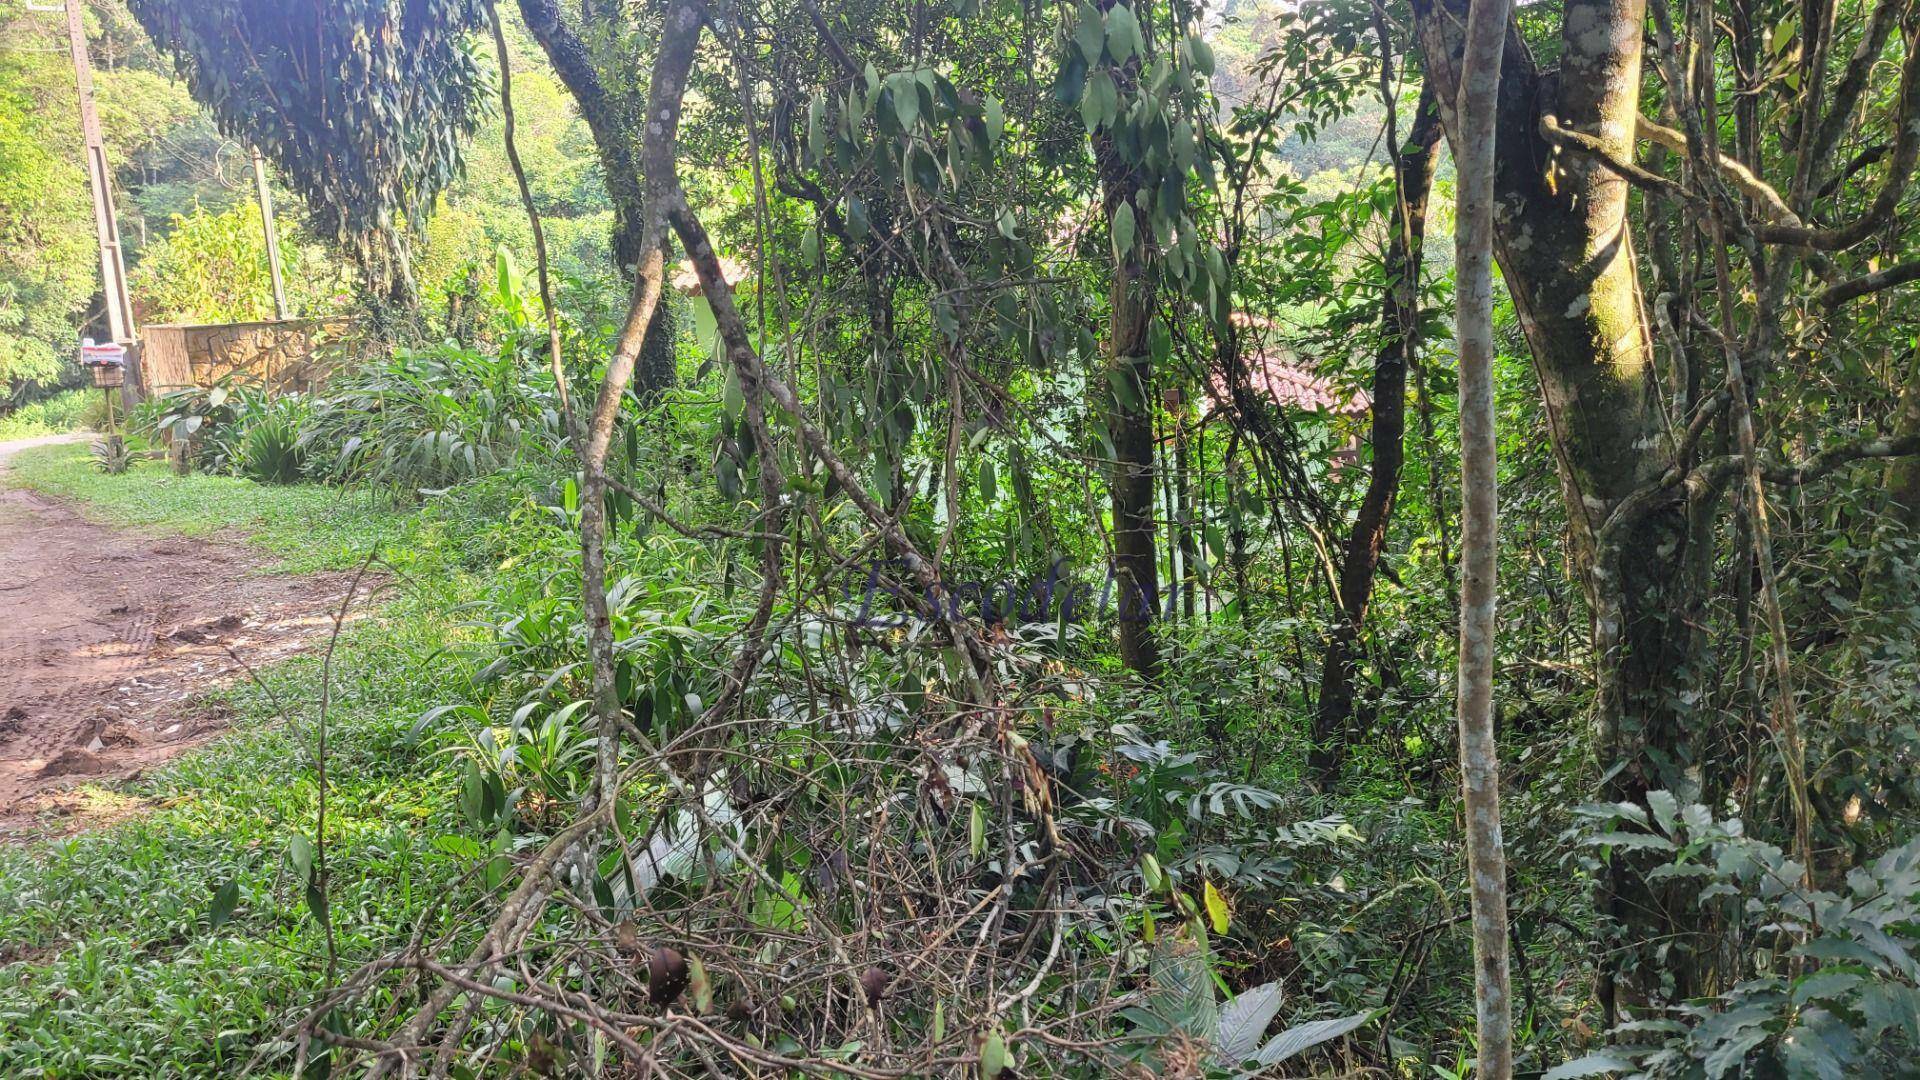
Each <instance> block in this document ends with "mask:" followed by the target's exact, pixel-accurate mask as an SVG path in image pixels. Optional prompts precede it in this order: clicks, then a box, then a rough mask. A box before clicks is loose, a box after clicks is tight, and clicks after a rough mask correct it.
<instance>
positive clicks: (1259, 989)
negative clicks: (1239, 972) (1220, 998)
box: [1213, 982, 1284, 1065]
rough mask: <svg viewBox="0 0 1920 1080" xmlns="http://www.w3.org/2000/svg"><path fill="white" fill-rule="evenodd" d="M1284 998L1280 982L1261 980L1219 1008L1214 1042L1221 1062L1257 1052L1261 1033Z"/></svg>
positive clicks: (1243, 1059)
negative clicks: (1264, 981)
mask: <svg viewBox="0 0 1920 1080" xmlns="http://www.w3.org/2000/svg"><path fill="white" fill-rule="evenodd" d="M1283 997H1284V995H1283V994H1282V993H1281V989H1280V984H1279V983H1277V982H1270V983H1262V984H1260V985H1259V986H1253V987H1248V988H1247V989H1246V990H1243V991H1241V992H1240V994H1239V996H1238V997H1235V998H1234V999H1233V1000H1232V1001H1229V1002H1227V1003H1226V1004H1225V1005H1223V1006H1221V1007H1220V1026H1219V1027H1218V1029H1217V1030H1216V1031H1215V1033H1214V1037H1213V1041H1214V1045H1216V1046H1218V1047H1219V1048H1220V1054H1219V1057H1220V1060H1221V1061H1223V1062H1225V1063H1228V1064H1233V1065H1238V1064H1240V1063H1241V1062H1243V1061H1246V1060H1247V1059H1248V1058H1251V1057H1253V1055H1254V1054H1255V1053H1257V1052H1258V1050H1259V1047H1260V1036H1262V1035H1265V1034H1266V1033H1267V1025H1268V1024H1271V1023H1273V1017H1274V1015H1275V1014H1276V1013H1278V1012H1279V1011H1280V1002H1281V999H1282V998H1283Z"/></svg>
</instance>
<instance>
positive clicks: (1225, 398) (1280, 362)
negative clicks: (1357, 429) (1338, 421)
mask: <svg viewBox="0 0 1920 1080" xmlns="http://www.w3.org/2000/svg"><path fill="white" fill-rule="evenodd" d="M1246 365H1247V383H1248V386H1249V388H1250V389H1251V390H1252V391H1253V392H1254V393H1256V394H1259V395H1260V396H1262V397H1264V398H1266V399H1267V400H1269V401H1271V402H1273V403H1274V404H1275V405H1278V406H1280V407H1281V408H1283V409H1298V410H1300V411H1302V412H1317V413H1332V414H1334V415H1336V416H1359V415H1362V414H1364V413H1366V412H1367V411H1368V410H1370V409H1372V408H1373V396H1372V395H1371V394H1368V393H1367V392H1366V391H1365V390H1356V391H1353V392H1352V393H1348V392H1347V391H1344V390H1342V389H1340V388H1339V387H1337V386H1335V385H1334V384H1333V383H1332V382H1331V381H1329V380H1328V379H1326V378H1325V377H1323V376H1321V375H1319V374H1318V373H1316V372H1313V371H1310V370H1308V369H1306V368H1304V367H1301V366H1300V365H1299V364H1296V363H1294V362H1293V361H1292V360H1291V359H1289V358H1287V357H1286V356H1284V355H1283V354H1281V353H1280V352H1279V351H1278V350H1273V349H1262V350H1260V351H1258V352H1254V353H1252V354H1250V355H1248V356H1247V357H1246ZM1207 397H1208V398H1209V399H1210V400H1211V403H1212V408H1211V409H1210V410H1209V411H1213V410H1217V409H1224V408H1226V407H1228V405H1229V404H1230V403H1231V402H1232V400H1233V393H1232V390H1231V389H1230V387H1229V386H1228V384H1227V374H1226V372H1224V371H1222V370H1220V369H1219V368H1217V367H1216V368H1214V369H1213V370H1212V371H1211V372H1209V373H1208V375H1207Z"/></svg>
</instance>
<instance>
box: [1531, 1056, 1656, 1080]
mask: <svg viewBox="0 0 1920 1080" xmlns="http://www.w3.org/2000/svg"><path fill="white" fill-rule="evenodd" d="M1633 1067H1634V1063H1633V1059H1632V1058H1629V1057H1625V1056H1623V1055H1621V1054H1619V1053H1617V1052H1615V1051H1612V1050H1598V1051H1595V1052H1594V1053H1591V1054H1588V1055H1587V1056H1585V1057H1582V1058H1576V1059H1574V1060H1572V1061H1569V1062H1567V1063H1565V1064H1563V1065H1556V1066H1554V1067H1553V1068H1551V1069H1548V1070H1547V1072H1546V1075H1544V1076H1542V1077H1541V1078H1540V1080H1584V1078H1585V1077H1589V1076H1604V1075H1606V1074H1607V1073H1613V1072H1626V1071H1627V1070H1629V1069H1632V1068H1633Z"/></svg>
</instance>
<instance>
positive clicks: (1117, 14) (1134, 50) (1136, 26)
mask: <svg viewBox="0 0 1920 1080" xmlns="http://www.w3.org/2000/svg"><path fill="white" fill-rule="evenodd" d="M1107 51H1108V52H1110V53H1112V54H1113V62H1114V63H1116V64H1124V63H1126V62H1127V60H1128V58H1129V57H1132V56H1134V55H1135V54H1143V53H1145V52H1146V40H1145V39H1144V38H1143V37H1142V36H1141V34H1140V20H1139V19H1136V18H1134V15H1133V8H1131V7H1129V6H1128V5H1126V4H1115V5H1113V7H1112V8H1110V9H1108V11H1107ZM1089 59H1091V58H1089Z"/></svg>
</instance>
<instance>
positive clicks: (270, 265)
mask: <svg viewBox="0 0 1920 1080" xmlns="http://www.w3.org/2000/svg"><path fill="white" fill-rule="evenodd" d="M253 189H254V192H255V193H256V194H257V195H258V196H259V197H260V225H261V228H263V229H265V230H266V234H267V273H268V275H269V276H271V277H272V279H273V317H274V318H276V319H280V320H282V321H284V320H286V318H287V317H288V316H287V284H286V281H285V280H284V279H283V278H282V277H281V276H280V237H279V235H278V234H277V233H276V232H275V231H274V228H273V191H272V189H270V188H268V187H267V163H266V159H264V158H262V157H261V156H260V148H259V147H257V146H256V147H254V148H253Z"/></svg>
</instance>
